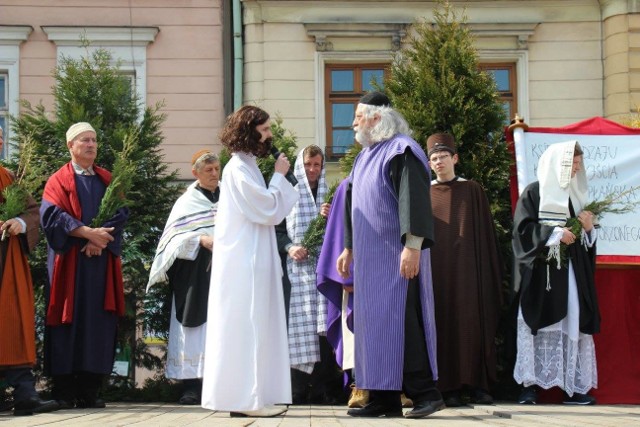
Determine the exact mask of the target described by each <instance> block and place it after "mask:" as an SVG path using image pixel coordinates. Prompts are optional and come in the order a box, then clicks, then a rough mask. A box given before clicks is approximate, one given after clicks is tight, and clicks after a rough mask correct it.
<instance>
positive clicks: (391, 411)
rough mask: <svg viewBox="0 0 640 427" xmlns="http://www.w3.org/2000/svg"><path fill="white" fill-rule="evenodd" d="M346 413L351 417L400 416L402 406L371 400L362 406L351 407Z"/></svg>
mask: <svg viewBox="0 0 640 427" xmlns="http://www.w3.org/2000/svg"><path fill="white" fill-rule="evenodd" d="M347 415H350V416H352V417H369V418H378V417H401V416H402V406H400V405H389V404H387V403H379V402H376V401H372V402H369V403H367V404H366V405H364V407H362V408H351V409H349V410H348V411H347Z"/></svg>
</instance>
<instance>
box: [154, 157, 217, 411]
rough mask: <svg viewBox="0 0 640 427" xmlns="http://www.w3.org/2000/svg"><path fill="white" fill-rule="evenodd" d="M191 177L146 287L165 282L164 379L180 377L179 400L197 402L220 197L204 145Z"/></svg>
mask: <svg viewBox="0 0 640 427" xmlns="http://www.w3.org/2000/svg"><path fill="white" fill-rule="evenodd" d="M191 172H192V173H193V176H194V177H195V178H196V181H195V182H193V183H192V184H191V185H190V186H189V187H188V188H187V190H186V191H185V192H184V194H183V195H182V196H180V197H179V198H178V200H176V203H175V204H174V205H173V209H172V210H171V213H170V214H169V219H168V220H167V224H166V226H165V228H164V231H163V233H162V237H161V238H160V242H159V244H158V249H157V251H156V256H155V258H154V260H153V265H152V266H151V274H150V275H149V283H148V284H147V291H148V290H149V288H151V286H153V285H155V284H158V283H163V282H169V286H170V287H171V292H172V298H171V320H170V324H169V344H168V346H167V366H166V371H165V376H166V377H167V378H171V379H176V380H182V382H183V385H184V390H183V394H182V397H180V403H181V404H183V405H198V404H200V395H201V392H202V374H203V371H204V342H205V341H204V340H205V332H206V326H207V323H206V322H207V299H208V294H209V283H210V281H211V251H212V249H213V229H214V224H215V213H216V210H217V207H218V199H219V197H220V188H219V187H218V183H219V180H220V161H219V160H218V158H217V157H216V155H215V154H213V153H212V152H211V151H209V150H200V151H198V152H197V153H195V154H194V155H193V157H192V159H191Z"/></svg>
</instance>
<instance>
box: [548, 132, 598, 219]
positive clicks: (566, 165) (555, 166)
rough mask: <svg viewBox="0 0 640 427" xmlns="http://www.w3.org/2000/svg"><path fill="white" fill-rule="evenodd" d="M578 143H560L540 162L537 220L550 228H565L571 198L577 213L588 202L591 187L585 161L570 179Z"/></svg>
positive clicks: (554, 145) (549, 149)
mask: <svg viewBox="0 0 640 427" xmlns="http://www.w3.org/2000/svg"><path fill="white" fill-rule="evenodd" d="M576 146H578V147H580V144H578V141H566V142H558V143H556V144H553V145H551V146H549V148H547V149H546V150H545V152H544V153H542V156H540V160H539V162H538V172H537V175H538V181H539V182H540V207H539V209H538V221H539V222H540V223H541V224H545V225H551V226H560V227H562V226H564V225H565V223H566V222H567V218H569V217H570V214H569V198H571V203H572V204H573V209H574V211H575V213H576V214H578V213H580V212H581V211H582V208H583V207H584V206H585V205H586V203H587V196H588V188H587V174H586V172H585V169H584V160H583V161H582V163H581V165H580V166H581V167H580V170H579V171H578V172H577V173H576V176H575V177H573V178H571V169H572V166H573V157H574V155H573V154H574V152H575V148H576Z"/></svg>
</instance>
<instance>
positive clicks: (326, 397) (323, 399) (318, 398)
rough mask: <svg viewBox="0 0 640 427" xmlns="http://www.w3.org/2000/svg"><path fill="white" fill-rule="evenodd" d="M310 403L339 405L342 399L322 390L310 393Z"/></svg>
mask: <svg viewBox="0 0 640 427" xmlns="http://www.w3.org/2000/svg"><path fill="white" fill-rule="evenodd" d="M309 403H312V404H314V405H331V406H334V405H339V404H340V401H339V399H338V398H337V397H335V396H332V395H330V394H329V393H327V392H326V391H325V392H322V393H318V394H311V395H309Z"/></svg>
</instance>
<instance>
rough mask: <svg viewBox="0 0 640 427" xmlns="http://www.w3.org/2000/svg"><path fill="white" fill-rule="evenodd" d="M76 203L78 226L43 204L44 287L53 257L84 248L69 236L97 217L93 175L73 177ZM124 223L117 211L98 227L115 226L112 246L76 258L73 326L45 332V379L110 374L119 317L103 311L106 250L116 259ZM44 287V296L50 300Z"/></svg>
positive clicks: (124, 214)
mask: <svg viewBox="0 0 640 427" xmlns="http://www.w3.org/2000/svg"><path fill="white" fill-rule="evenodd" d="M75 180H76V188H77V192H78V199H79V201H80V206H81V207H82V220H81V221H79V220H77V219H75V218H73V216H71V215H70V214H68V213H67V212H65V211H64V210H62V209H60V208H59V207H57V206H55V205H53V204H51V203H49V202H47V201H46V200H43V201H42V205H41V206H40V218H41V224H42V228H43V230H44V232H45V235H46V237H47V243H48V251H49V254H48V255H49V256H48V262H47V267H48V270H49V282H50V281H51V275H52V273H53V259H54V252H66V251H68V250H69V249H71V248H72V247H73V245H79V246H80V247H82V246H84V245H85V244H86V242H87V241H86V240H85V239H80V238H77V237H73V236H70V235H69V233H70V232H71V231H73V230H74V229H76V228H77V227H80V226H82V225H88V224H90V223H91V220H92V219H93V218H94V217H95V216H96V214H97V213H98V209H99V207H100V201H101V200H102V197H103V196H104V193H105V190H106V187H105V185H104V184H103V183H102V181H100V178H98V176H97V175H92V176H82V175H76V177H75ZM127 218H128V209H127V208H122V209H119V210H118V212H117V213H116V215H115V216H114V217H113V218H112V219H111V220H109V221H107V222H106V223H105V224H104V225H103V227H115V230H114V231H113V233H112V235H113V236H114V238H115V239H114V241H113V242H111V243H109V244H108V246H107V248H106V249H105V250H103V252H102V255H101V256H92V257H87V256H85V255H84V254H83V253H80V255H79V258H78V266H77V270H76V272H75V278H76V280H75V293H74V310H73V322H72V323H71V324H63V325H60V326H50V327H47V328H46V331H45V370H46V372H47V373H48V374H49V375H66V374H71V373H75V372H80V371H82V372H91V373H96V374H110V373H111V371H112V370H113V359H114V355H115V343H116V332H117V323H118V316H117V314H116V313H112V312H107V311H105V310H104V298H105V295H104V294H105V281H106V280H105V279H106V270H107V251H111V252H112V253H114V254H116V255H119V254H120V252H121V243H122V229H123V227H124V224H125V222H126V220H127ZM49 292H50V288H49V283H47V286H46V289H45V294H46V298H47V302H48V299H49Z"/></svg>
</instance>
